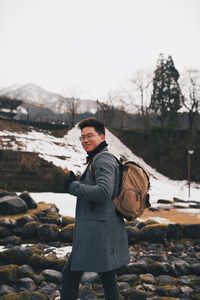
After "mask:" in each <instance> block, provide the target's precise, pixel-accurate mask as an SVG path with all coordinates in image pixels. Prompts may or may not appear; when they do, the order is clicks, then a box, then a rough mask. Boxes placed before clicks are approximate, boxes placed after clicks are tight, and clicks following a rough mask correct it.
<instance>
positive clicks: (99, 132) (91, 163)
mask: <svg viewBox="0 0 200 300" xmlns="http://www.w3.org/2000/svg"><path fill="white" fill-rule="evenodd" d="M79 128H80V130H81V136H80V140H81V143H82V146H83V148H84V150H85V151H86V152H87V154H88V156H87V163H88V166H87V168H86V170H85V172H84V173H83V175H82V176H81V178H80V181H77V179H76V176H75V175H74V173H73V172H70V173H69V175H68V177H67V179H66V182H65V190H66V192H67V193H70V194H72V195H75V196H77V206H76V225H75V230H74V234H73V248H72V253H71V256H70V258H69V260H68V261H67V263H66V264H65V266H64V268H63V281H62V290H61V299H62V300H76V299H77V298H78V294H79V283H80V280H81V277H82V275H83V272H84V271H85V272H96V273H98V274H99V276H100V279H101V281H102V285H103V288H104V293H105V299H106V300H118V299H119V292H118V287H117V282H116V276H115V270H116V269H117V268H119V267H121V266H122V265H125V264H127V263H128V262H129V253H128V241H127V233H126V229H125V224H124V220H123V218H122V217H121V216H120V215H119V214H118V213H117V212H116V210H115V207H114V205H113V202H112V199H113V198H114V197H115V196H116V195H117V193H118V187H119V166H118V163H117V161H116V159H115V158H114V156H113V155H112V154H111V153H109V151H108V148H107V146H108V145H107V143H106V141H105V127H104V125H103V123H101V122H100V121H98V120H96V119H92V118H90V119H84V120H83V121H81V122H80V123H79Z"/></svg>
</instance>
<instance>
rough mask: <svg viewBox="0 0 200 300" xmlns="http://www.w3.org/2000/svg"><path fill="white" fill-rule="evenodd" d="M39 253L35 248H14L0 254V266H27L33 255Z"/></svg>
mask: <svg viewBox="0 0 200 300" xmlns="http://www.w3.org/2000/svg"><path fill="white" fill-rule="evenodd" d="M41 252H42V250H39V249H38V248H37V247H32V248H31V247H20V246H15V247H13V248H12V249H8V250H6V251H3V252H0V264H2V265H4V264H17V265H23V264H28V262H29V259H30V257H31V256H32V255H33V254H36V253H37V254H39V253H41Z"/></svg>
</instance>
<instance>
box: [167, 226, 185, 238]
mask: <svg viewBox="0 0 200 300" xmlns="http://www.w3.org/2000/svg"><path fill="white" fill-rule="evenodd" d="M182 237H183V228H182V226H181V225H180V224H169V225H168V230H167V239H181V238H182Z"/></svg>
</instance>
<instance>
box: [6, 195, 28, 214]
mask: <svg viewBox="0 0 200 300" xmlns="http://www.w3.org/2000/svg"><path fill="white" fill-rule="evenodd" d="M27 210H28V206H27V205H26V203H25V202H24V200H22V199H21V198H20V197H18V196H16V195H5V196H2V197H0V215H15V214H20V213H25V212H26V211H27Z"/></svg>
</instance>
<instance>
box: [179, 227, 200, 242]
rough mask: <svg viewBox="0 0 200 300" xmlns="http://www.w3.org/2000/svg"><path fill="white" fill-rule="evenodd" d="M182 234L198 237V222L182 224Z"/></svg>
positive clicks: (199, 228) (199, 230)
mask: <svg viewBox="0 0 200 300" xmlns="http://www.w3.org/2000/svg"><path fill="white" fill-rule="evenodd" d="M183 235H184V237H186V238H190V239H196V238H197V237H200V224H187V225H183Z"/></svg>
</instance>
